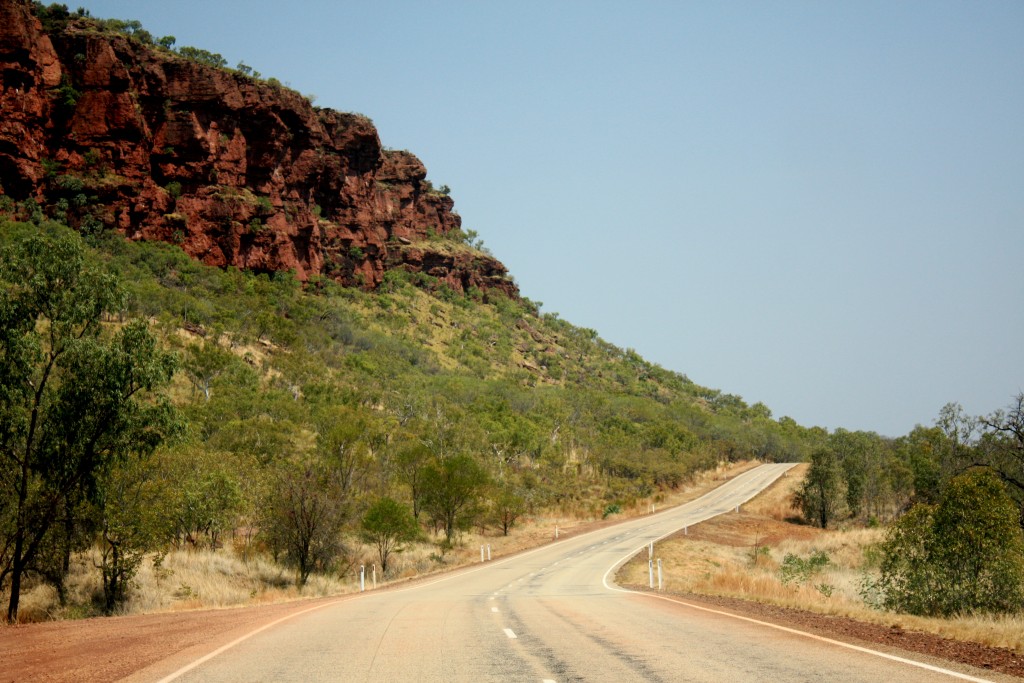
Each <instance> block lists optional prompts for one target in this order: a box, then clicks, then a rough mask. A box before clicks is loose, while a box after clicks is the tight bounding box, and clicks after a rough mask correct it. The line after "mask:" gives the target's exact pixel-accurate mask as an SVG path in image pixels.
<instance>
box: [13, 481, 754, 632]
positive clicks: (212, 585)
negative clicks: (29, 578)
mask: <svg viewBox="0 0 1024 683" xmlns="http://www.w3.org/2000/svg"><path fill="white" fill-rule="evenodd" d="M756 465H757V463H753V462H751V463H738V464H731V465H722V466H720V467H718V468H717V469H715V470H712V471H708V472H704V473H701V474H699V475H697V476H696V477H695V478H694V480H693V481H692V482H691V483H690V484H688V485H686V486H683V487H680V489H679V490H677V491H672V492H667V493H661V494H658V495H657V496H656V497H655V498H652V499H645V500H641V501H637V502H636V503H635V504H634V505H633V506H631V507H628V508H626V509H624V510H623V512H622V514H621V515H615V516H614V518H613V519H612V520H609V522H610V521H614V519H621V518H625V517H632V516H637V515H642V514H647V513H648V512H649V511H650V509H651V506H652V505H654V506H656V507H657V508H661V507H664V506H667V505H677V504H680V503H684V502H686V501H689V500H693V499H694V498H697V497H698V496H700V495H703V494H704V493H706V492H707V491H709V490H711V489H712V488H714V487H716V486H718V485H719V484H720V483H721V482H722V481H724V480H725V479H728V478H730V477H733V476H736V475H737V474H739V473H741V472H743V471H746V470H748V469H750V468H751V467H754V466H756ZM602 523H606V522H604V521H602V520H601V519H600V511H597V510H593V509H589V508H580V509H566V510H556V511H543V512H538V514H535V515H530V516H527V517H524V518H523V519H521V520H520V521H519V522H518V523H517V524H516V525H515V527H513V528H512V530H511V531H510V533H509V535H508V536H504V535H502V533H501V530H500V529H494V528H488V529H485V530H483V531H481V530H480V529H475V530H473V531H472V532H467V533H464V534H461V535H460V537H459V538H458V542H457V543H456V545H455V547H454V548H452V549H451V550H450V551H448V552H447V553H444V554H443V556H442V554H441V551H440V550H439V546H438V542H439V541H440V540H441V539H442V538H443V537H441V536H435V537H431V538H429V539H428V540H427V541H426V542H423V543H414V544H410V545H409V546H408V547H407V548H406V549H405V550H404V551H402V552H398V553H394V554H392V555H391V557H390V558H389V564H390V566H389V568H388V575H387V577H384V576H383V575H382V574H381V573H380V571H379V567H378V568H377V581H378V585H383V584H384V583H386V582H390V581H401V580H408V579H411V578H415V577H418V576H425V575H428V574H433V573H437V572H441V571H446V570H448V569H452V568H455V567H459V566H464V565H467V564H474V563H477V562H479V561H480V546H484V548H485V552H486V548H487V546H490V551H491V557H492V558H498V557H503V556H507V555H510V554H512V553H515V552H519V551H521V550H525V549H528V548H533V547H536V546H539V545H542V544H544V543H547V542H549V541H551V540H553V539H554V535H555V528H556V527H557V528H558V530H559V535H560V536H565V535H572V534H576V533H581V532H583V531H586V530H588V529H591V528H593V527H594V526H595V525H596V524H602ZM244 547H245V544H244V543H240V544H239V546H238V548H234V547H233V546H232V544H231V543H228V544H226V546H225V547H224V548H221V549H219V550H216V551H211V550H184V549H182V550H174V551H171V552H169V553H168V554H167V555H166V556H164V557H163V558H162V559H160V560H158V561H156V563H154V561H155V560H156V557H155V556H150V557H147V559H146V560H145V561H144V562H143V563H142V565H141V567H140V568H139V572H138V574H137V576H136V579H135V587H134V588H133V590H132V591H131V594H130V597H129V599H128V600H127V602H126V603H125V604H124V605H123V606H122V607H121V610H120V611H121V612H122V613H126V614H137V613H152V612H165V611H175V610H186V609H203V608H219V607H232V606H239V605H250V604H256V603H267V602H281V601H286V600H295V599H301V598H307V597H318V596H326V595H337V594H342V593H349V592H354V591H357V590H359V567H360V566H361V565H364V566H365V567H366V585H367V588H370V587H371V586H372V584H373V570H374V565H375V564H377V563H378V562H379V560H378V558H377V556H376V552H375V549H374V548H371V547H369V546H363V545H361V544H359V543H357V542H355V541H351V540H350V543H349V548H350V553H349V556H348V558H347V560H346V565H345V566H344V567H342V568H341V569H340V570H339V571H337V572H335V573H334V574H332V575H316V574H314V575H312V576H311V577H310V578H309V581H308V583H307V584H306V586H304V587H303V589H302V590H301V591H299V590H298V589H297V588H296V587H295V575H294V573H293V572H292V571H291V570H289V569H286V568H284V567H282V566H281V565H278V564H275V563H274V562H272V561H271V560H270V558H268V557H266V556H264V555H260V554H258V553H250V554H249V556H248V557H247V558H246V559H243V557H242V555H241V553H242V550H243V548H244ZM98 562H99V556H98V553H97V551H90V552H87V553H82V554H80V555H77V556H75V557H74V558H73V563H72V568H71V572H70V575H69V577H68V581H67V586H68V605H67V606H65V607H61V606H60V604H59V602H58V600H57V594H56V591H54V590H53V589H52V588H51V587H49V586H46V585H35V586H30V587H28V588H27V589H26V590H24V591H23V592H22V597H21V609H20V613H19V619H20V620H21V621H23V622H32V621H46V620H52V619H69V618H79V617H85V616H93V615H96V614H99V613H100V605H101V603H102V594H103V590H102V586H101V584H100V576H99V571H98V569H97V568H96V567H97V564H98Z"/></svg>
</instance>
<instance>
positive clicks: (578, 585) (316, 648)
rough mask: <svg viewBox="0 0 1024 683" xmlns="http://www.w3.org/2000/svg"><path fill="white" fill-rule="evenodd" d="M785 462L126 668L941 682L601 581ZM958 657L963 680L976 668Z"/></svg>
mask: <svg viewBox="0 0 1024 683" xmlns="http://www.w3.org/2000/svg"><path fill="white" fill-rule="evenodd" d="M789 467H790V466H789V465H764V466H761V467H758V468H756V469H754V470H750V471H748V472H746V473H744V474H742V475H740V476H738V477H736V478H735V479H733V480H731V481H729V482H727V483H726V484H724V485H723V486H721V487H720V488H718V489H716V490H714V491H712V492H711V493H709V494H707V495H706V496H704V497H702V498H700V499H698V500H696V501H693V502H691V503H688V504H686V505H683V506H681V507H678V508H674V509H671V510H666V511H664V512H660V513H657V514H654V515H649V516H646V517H643V518H639V519H634V520H630V521H628V522H625V523H623V524H619V525H616V526H613V527H609V528H605V529H600V530H597V531H594V532H590V533H588V534H585V535H582V536H577V537H574V538H569V539H564V540H561V541H559V542H557V543H554V544H552V545H548V546H545V547H543V548H538V549H535V550H532V551H529V552H526V553H522V554H519V555H516V556H514V557H511V558H507V559H504V560H501V559H495V560H494V561H492V562H487V563H483V564H480V565H478V566H477V567H475V568H473V569H469V570H464V571H461V572H456V573H453V574H449V575H446V576H444V577H442V578H439V579H437V580H433V581H430V582H425V583H420V584H417V585H414V586H409V587H405V588H401V589H390V590H380V591H375V592H367V593H363V594H360V595H358V596H356V597H353V598H347V599H340V600H338V601H337V602H333V603H329V604H326V605H322V604H321V605H318V606H316V607H314V608H311V609H309V610H307V611H305V612H300V613H299V614H297V615H294V616H292V617H290V618H288V619H286V620H283V621H281V622H280V623H275V624H273V625H270V626H269V627H264V628H263V629H261V630H259V631H258V632H255V633H253V634H248V635H245V636H243V637H242V638H240V639H239V641H236V642H234V643H231V644H229V645H227V646H224V647H222V648H220V649H219V650H217V651H214V652H213V653H208V654H207V655H206V656H204V657H201V658H199V659H197V660H194V661H191V662H182V661H180V660H177V661H175V660H168V661H165V662H161V663H158V664H156V665H154V666H151V667H149V668H148V669H145V670H143V671H141V672H138V673H136V674H135V675H133V676H132V677H131V678H129V679H128V680H129V681H150V682H151V681H161V683H170V681H176V682H180V683H193V682H200V681H201V682H204V683H208V682H227V681H233V682H242V681H245V682H252V681H386V682H392V683H397V682H399V681H427V682H433V681H436V682H439V683H440V682H446V681H529V682H534V683H543V682H546V681H555V682H558V683H563V682H567V681H588V682H600V681H614V682H617V683H618V682H622V681H709V682H718V681H722V682H724V681H730V682H734V681H829V682H836V681H844V682H845V681H854V682H855V681H871V682H875V681H951V680H956V678H954V677H952V676H953V675H954V674H955V672H948V671H944V670H943V669H942V668H941V667H946V666H953V665H949V664H943V663H936V662H932V663H931V664H930V666H932V667H934V668H933V669H929V668H921V667H920V666H915V665H914V664H912V663H909V662H903V661H898V660H896V659H887V658H885V656H879V655H877V654H873V653H870V652H863V651H859V650H857V649H850V648H849V647H844V646H842V645H840V644H837V643H834V642H832V641H827V640H825V639H821V638H815V637H813V636H808V635H806V634H800V633H798V632H791V631H787V630H785V629H779V628H773V627H771V626H768V625H763V624H760V623H757V622H754V621H752V620H749V619H747V620H744V619H737V618H735V617H732V616H729V615H726V614H723V613H718V612H714V611H712V610H707V609H699V608H694V607H692V606H687V605H685V604H682V603H680V602H674V601H672V600H671V599H666V598H665V597H654V596H650V595H643V594H637V593H630V592H628V591H623V590H622V589H619V588H618V587H616V586H615V585H614V583H613V581H612V577H613V575H614V570H615V569H616V568H617V567H618V566H619V565H621V564H622V563H623V562H625V561H626V560H627V559H628V558H629V557H631V556H632V555H633V554H635V553H636V552H637V551H638V550H640V551H645V550H644V549H645V548H646V547H647V546H648V544H649V543H650V542H652V541H657V540H658V539H660V538H662V537H664V536H667V535H669V534H672V533H674V532H675V531H677V530H678V529H680V528H682V527H683V526H689V525H693V524H696V523H697V522H699V521H702V520H705V519H708V518H710V517H712V516H715V515H718V514H728V513H730V512H733V511H734V510H735V508H736V506H737V505H741V504H742V503H744V502H745V501H747V500H749V499H750V498H752V497H753V496H754V495H756V494H757V493H758V492H759V491H761V490H763V489H764V488H766V487H767V486H768V485H770V484H771V483H772V482H773V481H775V480H776V479H777V478H778V477H780V476H782V475H783V474H784V473H785V471H786V470H787V469H788V468H789ZM900 656H901V657H905V656H906V655H900ZM926 666H929V665H928V664H926ZM957 666H958V670H959V671H961V672H968V675H967V676H966V680H984V679H982V678H979V677H978V676H979V675H980V674H979V673H978V672H977V671H976V670H970V669H968V668H967V667H962V666H959V665H957ZM959 676H960V677H961V679H964V674H959Z"/></svg>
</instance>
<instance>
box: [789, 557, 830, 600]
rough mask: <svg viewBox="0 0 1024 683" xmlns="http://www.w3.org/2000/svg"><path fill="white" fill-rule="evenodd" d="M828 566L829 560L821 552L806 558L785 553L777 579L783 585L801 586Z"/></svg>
mask: <svg viewBox="0 0 1024 683" xmlns="http://www.w3.org/2000/svg"><path fill="white" fill-rule="evenodd" d="M829 564H831V560H830V559H829V557H828V554H827V553H826V552H825V551H823V550H817V551H815V552H813V553H811V554H810V555H809V556H808V557H806V558H803V557H800V556H798V555H794V554H793V553H787V554H786V557H784V558H783V560H782V564H781V565H780V566H779V577H780V578H781V579H782V583H783V584H785V585H789V584H790V583H796V584H797V585H801V586H802V585H803V584H805V583H807V582H808V581H810V580H811V578H812V577H813V576H814V575H816V574H818V573H819V572H821V571H822V570H823V569H824V568H825V567H827V566H828V565H829ZM822 585H825V584H822ZM819 590H820V587H819Z"/></svg>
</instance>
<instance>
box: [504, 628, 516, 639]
mask: <svg viewBox="0 0 1024 683" xmlns="http://www.w3.org/2000/svg"><path fill="white" fill-rule="evenodd" d="M502 630H503V631H505V635H506V636H508V637H509V638H515V637H516V634H515V633H513V631H512V629H510V628H506V629H502Z"/></svg>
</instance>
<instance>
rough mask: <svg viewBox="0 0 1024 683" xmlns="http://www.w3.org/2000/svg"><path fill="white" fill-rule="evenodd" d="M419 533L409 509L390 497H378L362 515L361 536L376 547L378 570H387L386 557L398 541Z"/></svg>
mask: <svg viewBox="0 0 1024 683" xmlns="http://www.w3.org/2000/svg"><path fill="white" fill-rule="evenodd" d="M418 533H419V526H418V525H417V524H416V520H415V519H413V516H412V514H411V513H410V512H409V509H408V508H407V507H405V506H404V505H402V504H401V503H399V502H398V501H396V500H394V499H392V498H380V499H378V500H377V502H376V503H374V504H373V505H372V506H370V509H369V510H367V511H366V514H365V515H364V516H363V521H362V530H361V534H360V535H361V536H362V538H363V541H365V542H366V543H372V544H374V545H375V546H376V547H377V556H378V557H379V558H380V570H381V572H382V573H386V572H387V571H388V557H390V555H391V553H392V552H394V551H396V550H398V545H399V544H400V543H405V542H406V541H411V540H413V539H415V538H416V536H417V534H418Z"/></svg>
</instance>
